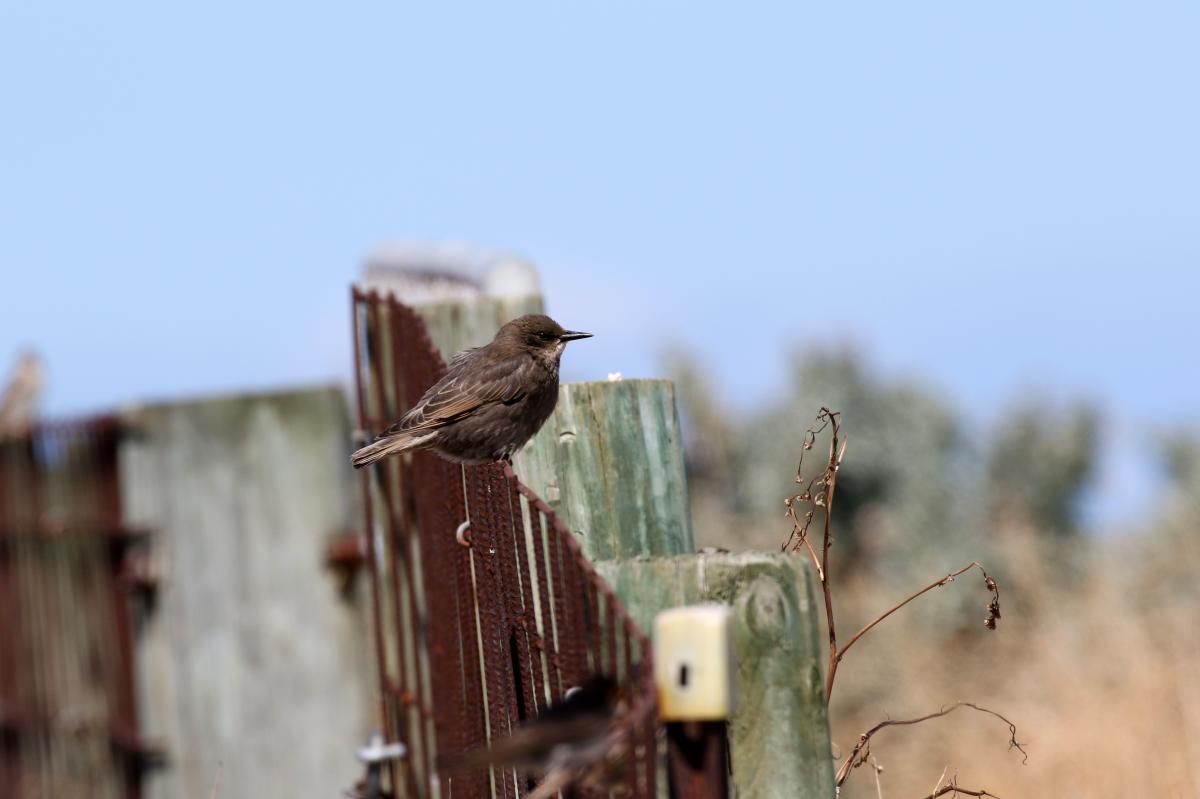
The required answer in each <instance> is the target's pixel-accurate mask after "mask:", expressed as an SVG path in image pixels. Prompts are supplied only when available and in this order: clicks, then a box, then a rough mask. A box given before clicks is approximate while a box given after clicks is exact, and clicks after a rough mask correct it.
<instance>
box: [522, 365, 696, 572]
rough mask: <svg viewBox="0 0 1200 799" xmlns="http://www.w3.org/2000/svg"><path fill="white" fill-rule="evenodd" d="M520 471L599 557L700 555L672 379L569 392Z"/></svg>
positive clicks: (572, 387)
mask: <svg viewBox="0 0 1200 799" xmlns="http://www.w3.org/2000/svg"><path fill="white" fill-rule="evenodd" d="M515 469H516V472H517V474H518V475H520V477H521V479H522V480H523V481H524V482H525V484H526V485H528V486H529V487H530V488H532V489H533V490H534V491H535V492H537V494H538V495H539V496H541V497H542V498H543V499H545V500H546V502H547V503H549V505H550V507H552V508H554V512H555V513H557V514H558V516H559V518H561V519H562V520H563V522H565V523H566V525H567V526H568V527H569V528H570V529H571V531H572V532H573V533H575V535H576V536H577V537H578V538H579V542H580V544H582V546H583V551H584V552H585V553H586V554H587V555H588V557H590V558H592V559H593V560H607V559H609V558H621V557H634V556H637V555H678V554H683V553H686V552H692V551H694V550H695V546H694V545H693V543H692V523H691V514H690V513H689V511H688V498H687V478H686V476H685V474H684V470H683V450H682V448H681V446H680V440H679V419H678V416H677V415H676V411H675V388H674V386H673V385H672V384H671V382H670V381H668V380H618V381H609V382H596V383H569V384H566V385H563V386H561V387H560V388H559V395H558V407H557V408H556V409H555V411H554V416H553V417H551V419H550V420H549V421H548V422H546V424H545V426H544V427H543V428H542V429H541V431H540V432H539V433H538V434H537V435H536V436H534V438H533V440H532V441H530V442H529V444H528V445H527V446H526V447H525V449H524V450H523V451H522V452H521V453H520V454H518V455H517V457H516V459H515Z"/></svg>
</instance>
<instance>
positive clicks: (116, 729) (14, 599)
mask: <svg viewBox="0 0 1200 799" xmlns="http://www.w3.org/2000/svg"><path fill="white" fill-rule="evenodd" d="M119 433H120V429H119V426H118V424H117V423H116V421H115V420H113V419H110V418H102V419H94V420H89V421H86V422H80V423H74V424H60V425H45V426H40V427H37V428H35V429H33V430H31V431H30V432H28V433H27V434H24V435H16V436H11V435H10V436H4V437H0V620H2V621H0V795H3V796H5V797H13V798H14V799H21V798H22V797H42V796H94V797H104V798H106V799H107V798H111V799H137V797H139V796H140V795H141V786H140V775H141V769H142V766H143V765H144V763H145V760H146V758H147V757H149V756H150V755H151V753H149V752H148V751H147V750H146V749H145V748H144V747H143V745H142V744H141V742H140V740H139V736H138V717H137V708H136V693H135V687H134V673H133V649H132V623H133V621H132V615H131V614H132V610H133V608H132V605H131V603H130V598H131V593H132V588H131V580H130V578H129V576H128V574H127V573H126V571H125V570H126V569H127V568H128V564H129V562H130V561H129V560H128V559H127V557H126V556H127V555H128V554H129V551H130V549H131V547H132V546H134V545H135V543H136V540H137V539H138V538H139V536H138V535H137V534H136V533H135V531H132V530H129V529H127V528H126V527H124V526H123V525H122V523H121V507H120V485H119V481H118V480H119V478H118V468H117V442H118V436H119Z"/></svg>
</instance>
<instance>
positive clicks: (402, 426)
mask: <svg viewBox="0 0 1200 799" xmlns="http://www.w3.org/2000/svg"><path fill="white" fill-rule="evenodd" d="M591 335H592V334H591V333H580V332H578V331H575V330H563V328H562V326H561V325H559V324H558V322H555V321H554V320H553V319H551V318H550V317H548V316H543V315H541V314H530V315H528V316H522V317H520V318H518V319H514V320H512V321H511V322H509V323H508V324H506V325H504V326H503V327H501V328H500V330H499V331H498V332H497V333H496V337H495V338H494V339H492V343H490V344H488V345H486V346H483V347H476V348H474V349H469V350H465V351H463V352H460V353H459V354H458V355H455V356H454V359H453V360H452V361H450V369H449V371H448V372H446V376H445V377H443V378H442V379H441V380H439V381H438V382H437V383H436V384H434V386H433V387H432V388H430V389H429V390H428V391H426V392H425V396H423V397H421V400H420V402H418V403H417V404H416V405H415V406H414V407H413V408H412V409H411V410H410V411H409V412H408V413H406V414H404V416H403V417H402V418H401V419H400V421H398V422H396V423H395V424H393V425H392V426H391V427H389V428H388V429H386V430H384V431H383V433H381V434H380V435H379V437H378V438H377V439H375V441H374V442H373V443H371V444H368V445H367V446H365V447H363V448H362V449H360V450H358V451H357V452H355V453H354V454H353V455H352V456H351V458H350V462H351V463H353V464H354V467H355V468H356V469H357V468H361V467H363V466H366V465H367V464H370V463H375V462H376V461H378V460H380V459H382V458H386V457H387V456H389V455H393V454H395V453H398V452H409V451H411V450H419V449H429V450H433V451H434V452H436V453H438V454H439V455H441V456H442V457H444V458H448V459H449V460H452V461H458V462H460V463H487V462H489V461H497V460H502V461H510V462H511V460H512V456H513V453H515V452H516V451H517V450H519V449H520V448H521V447H522V446H523V445H524V444H525V442H526V441H528V440H529V439H530V438H532V437H533V434H534V433H536V432H537V431H538V429H539V428H540V427H541V426H542V424H543V423H545V421H546V419H548V418H550V414H551V413H553V411H554V405H555V404H556V403H557V402H558V364H559V360H560V359H561V358H562V353H563V349H564V348H565V347H566V346H567V342H568V341H574V340H575V339H581V338H588V337H590V336H591Z"/></svg>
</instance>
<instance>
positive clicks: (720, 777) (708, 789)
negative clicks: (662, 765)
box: [666, 721, 729, 799]
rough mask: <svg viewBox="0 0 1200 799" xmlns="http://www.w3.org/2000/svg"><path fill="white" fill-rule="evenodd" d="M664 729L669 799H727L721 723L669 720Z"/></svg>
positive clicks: (726, 766)
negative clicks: (665, 732)
mask: <svg viewBox="0 0 1200 799" xmlns="http://www.w3.org/2000/svg"><path fill="white" fill-rule="evenodd" d="M666 726H667V762H668V764H669V776H670V786H671V799H728V796H729V782H728V773H729V769H728V765H727V764H728V762H729V756H728V751H729V749H728V746H727V743H726V742H727V736H726V732H725V722H724V721H673V722H670V723H669V724H667V725H666Z"/></svg>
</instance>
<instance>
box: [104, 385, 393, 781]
mask: <svg viewBox="0 0 1200 799" xmlns="http://www.w3.org/2000/svg"><path fill="white" fill-rule="evenodd" d="M128 417H129V420H130V421H131V422H132V423H134V424H135V425H136V426H137V427H138V428H139V429H140V430H141V433H140V434H139V435H137V436H134V437H132V438H131V439H130V440H129V441H128V442H127V443H126V444H124V445H123V447H124V449H123V451H122V453H121V456H122V476H123V481H122V482H123V489H124V490H123V493H124V499H125V508H126V515H127V516H128V517H129V522H131V523H136V524H142V525H146V526H149V527H150V528H152V529H153V530H154V531H155V536H156V537H155V540H154V551H153V557H154V558H155V560H156V562H157V563H158V564H159V566H160V568H161V569H162V571H163V579H162V582H161V587H160V590H159V596H158V601H157V605H156V607H155V608H154V610H153V612H151V613H150V614H149V616H148V618H147V619H146V620H145V623H144V626H143V631H142V632H143V634H142V636H140V638H139V643H138V652H137V655H138V660H139V673H140V675H141V676H142V680H141V683H142V684H141V685H140V691H139V693H140V700H141V701H140V703H139V704H140V707H141V708H142V716H143V721H142V723H143V729H144V731H145V735H146V736H147V737H148V738H151V739H153V740H155V741H159V742H161V743H163V744H164V748H165V750H166V754H167V758H168V762H169V765H168V766H167V767H166V768H165V769H162V770H160V771H156V772H153V773H152V775H151V776H150V777H149V779H148V782H147V791H146V794H145V795H146V796H147V797H149V799H159V798H164V797H183V796H196V797H233V796H340V795H341V792H342V791H343V790H345V789H346V788H347V787H349V786H350V785H351V784H352V783H353V782H354V781H355V780H356V779H358V778H359V777H360V776H361V773H362V769H361V766H360V765H359V764H358V763H357V761H356V760H355V757H354V751H355V749H356V747H358V746H359V745H361V744H362V743H363V742H364V741H365V740H366V736H367V735H368V733H369V732H370V730H371V729H372V728H373V727H374V726H375V725H376V724H377V723H378V722H376V721H374V720H372V719H371V709H372V708H374V707H375V703H374V702H372V701H371V700H370V697H369V690H370V689H369V686H371V685H373V684H374V682H373V680H372V679H371V675H370V671H371V667H370V665H369V664H370V652H371V649H370V642H369V640H368V639H367V633H366V630H367V625H366V621H365V615H364V606H363V604H362V603H356V602H354V601H348V600H347V599H346V598H344V597H343V596H342V595H341V594H340V593H339V586H338V581H337V578H336V577H335V575H333V574H332V573H330V572H329V571H328V570H326V569H325V568H324V566H323V553H324V548H325V545H326V543H327V541H328V539H329V537H330V536H332V535H334V534H336V533H338V532H341V531H344V530H345V529H346V527H347V525H348V524H350V521H351V520H352V519H353V518H354V517H353V516H352V515H351V511H352V497H353V496H354V494H353V493H352V492H353V488H354V484H353V483H352V474H351V470H350V469H349V467H348V461H347V458H348V456H349V449H350V447H349V442H350V435H349V432H350V425H349V420H348V417H347V412H346V407H345V399H344V398H343V395H342V392H341V391H340V390H339V389H336V388H329V389H319V390H310V391H295V392H288V393H277V394H264V395H253V396H240V397H231V398H224V399H214V400H204V401H198V402H188V403H179V404H171V405H157V406H151V407H147V408H142V409H139V410H136V411H132V412H130V413H129V414H128ZM358 582H359V585H362V584H364V583H365V582H366V581H365V580H360V581H358Z"/></svg>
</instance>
